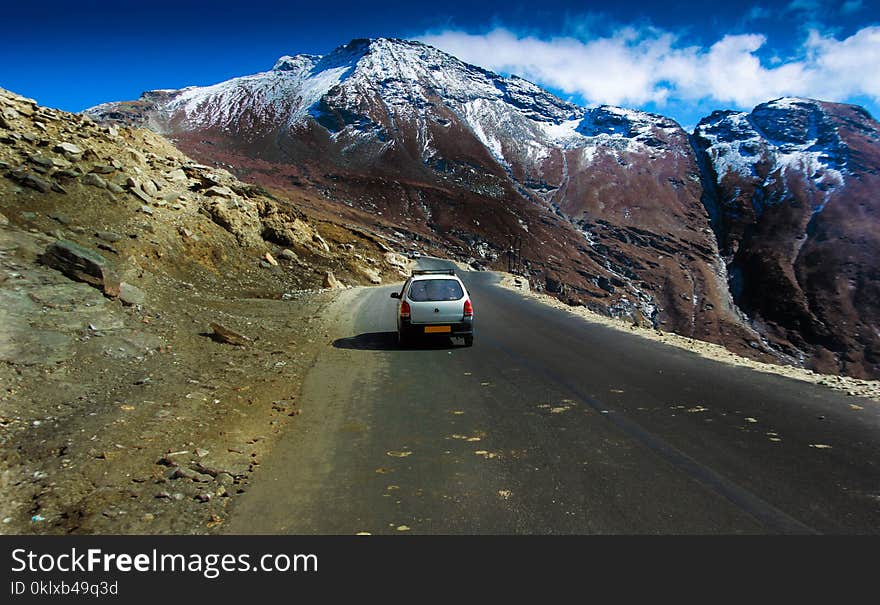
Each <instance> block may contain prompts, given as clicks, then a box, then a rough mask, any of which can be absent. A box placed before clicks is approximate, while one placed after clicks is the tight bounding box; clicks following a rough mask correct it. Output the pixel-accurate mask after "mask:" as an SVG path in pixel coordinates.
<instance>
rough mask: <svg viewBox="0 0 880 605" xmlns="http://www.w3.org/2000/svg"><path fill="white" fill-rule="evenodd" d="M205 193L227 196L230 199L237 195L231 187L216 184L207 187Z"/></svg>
mask: <svg viewBox="0 0 880 605" xmlns="http://www.w3.org/2000/svg"><path fill="white" fill-rule="evenodd" d="M205 195H207V196H218V197H225V198H228V199H232V198H233V197H235V193H233V191H232V189H230V188H229V187H224V186H222V185H214V186H213V187H211V188H209V189H207V190H206V191H205Z"/></svg>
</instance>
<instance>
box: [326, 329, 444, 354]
mask: <svg viewBox="0 0 880 605" xmlns="http://www.w3.org/2000/svg"><path fill="white" fill-rule="evenodd" d="M333 346H334V347H336V348H337V349H355V350H358V351H422V350H438V349H454V348H456V347H455V341H453V340H452V339H450V338H436V339H431V340H422V341H418V342H414V343H412V344H410V345H407V346H401V345H400V344H399V343H398V342H397V332H366V333H364V334H358V335H357V336H349V337H348V338H337V339H336V340H334V341H333Z"/></svg>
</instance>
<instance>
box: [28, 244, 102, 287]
mask: <svg viewBox="0 0 880 605" xmlns="http://www.w3.org/2000/svg"><path fill="white" fill-rule="evenodd" d="M40 261H41V262H42V263H43V264H44V265H46V266H47V267H51V268H53V269H57V270H58V271H61V272H62V273H63V274H64V275H66V276H67V277H69V278H71V279H73V280H76V281H81V282H85V283H87V284H91V285H93V286H96V287H98V288H100V289H101V290H103V289H104V287H105V286H106V285H107V284H110V283H112V282H113V281H114V280H113V270H112V267H111V265H110V263H109V262H108V261H107V259H106V258H104V257H103V256H101V255H100V254H98V253H97V252H95V251H94V250H89V249H88V248H85V247H83V246H80V245H79V244H76V243H74V242H71V241H69V240H58V241H56V242H55V243H53V244H51V245H50V246H49V247H48V248H46V251H45V252H44V253H43V254H42V255H41V256H40Z"/></svg>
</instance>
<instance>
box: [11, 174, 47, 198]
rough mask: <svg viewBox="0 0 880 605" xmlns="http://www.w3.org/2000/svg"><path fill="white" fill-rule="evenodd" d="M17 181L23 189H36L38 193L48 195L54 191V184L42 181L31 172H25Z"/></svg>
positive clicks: (42, 179)
mask: <svg viewBox="0 0 880 605" xmlns="http://www.w3.org/2000/svg"><path fill="white" fill-rule="evenodd" d="M17 180H18V182H19V183H21V184H22V185H24V186H25V187H30V188H31V189H36V190H37V191H39V192H40V193H49V192H50V191H52V190H53V189H54V185H55V183H53V182H52V181H50V180H48V179H44V178H43V177H41V176H38V175H36V174H34V173H33V172H25V173H24V174H23V175H21V176H20V177H18V178H17Z"/></svg>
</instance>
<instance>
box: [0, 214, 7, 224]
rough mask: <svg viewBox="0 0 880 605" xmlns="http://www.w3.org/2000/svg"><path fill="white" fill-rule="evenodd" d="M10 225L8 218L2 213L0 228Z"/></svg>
mask: <svg viewBox="0 0 880 605" xmlns="http://www.w3.org/2000/svg"><path fill="white" fill-rule="evenodd" d="M8 224H9V219H8V218H6V216H5V215H4V214H3V213H2V212H0V227H5V226H6V225H8Z"/></svg>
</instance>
